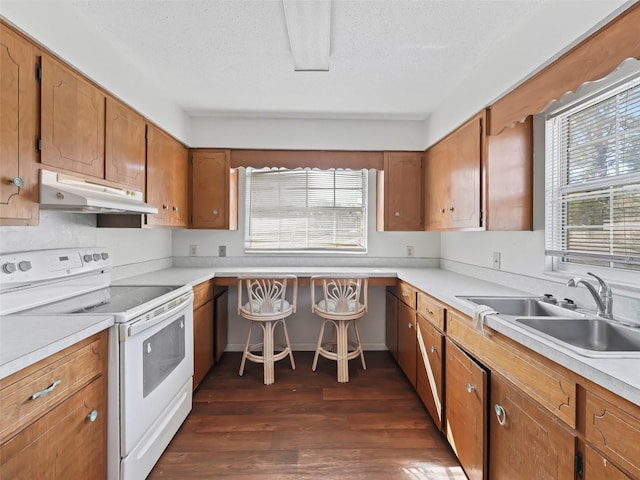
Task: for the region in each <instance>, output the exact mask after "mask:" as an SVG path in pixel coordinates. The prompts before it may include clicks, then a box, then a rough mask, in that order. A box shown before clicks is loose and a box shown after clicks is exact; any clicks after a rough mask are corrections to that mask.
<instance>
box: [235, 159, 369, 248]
mask: <svg viewBox="0 0 640 480" xmlns="http://www.w3.org/2000/svg"><path fill="white" fill-rule="evenodd" d="M367 179H368V172H367V170H343V169H331V170H317V169H302V168H298V169H270V168H263V169H255V168H247V172H246V182H247V183H246V185H247V188H246V205H247V207H246V228H245V251H247V252H265V253H266V252H291V253H295V252H300V253H309V252H313V253H366V251H367Z"/></svg>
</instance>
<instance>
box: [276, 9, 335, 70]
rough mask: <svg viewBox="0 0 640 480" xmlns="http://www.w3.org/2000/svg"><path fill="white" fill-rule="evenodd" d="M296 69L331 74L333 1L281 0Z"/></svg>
mask: <svg viewBox="0 0 640 480" xmlns="http://www.w3.org/2000/svg"><path fill="white" fill-rule="evenodd" d="M282 5H283V7H284V18H285V22H286V24H287V33H288V35H289V45H290V46H291V54H292V55H293V66H294V70H295V71H296V72H299V71H325V72H326V71H329V50H330V43H331V0H282Z"/></svg>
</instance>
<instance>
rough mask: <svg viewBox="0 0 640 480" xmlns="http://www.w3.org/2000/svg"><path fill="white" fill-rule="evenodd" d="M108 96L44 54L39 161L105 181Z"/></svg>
mask: <svg viewBox="0 0 640 480" xmlns="http://www.w3.org/2000/svg"><path fill="white" fill-rule="evenodd" d="M105 99H106V97H105V94H104V93H103V92H102V91H101V90H100V89H98V88H97V87H96V86H95V85H93V84H92V83H90V82H89V81H88V80H86V79H85V78H84V77H82V76H80V75H79V74H77V73H76V72H74V71H73V70H71V69H70V68H68V67H67V66H66V65H64V64H62V63H61V62H59V61H58V60H56V59H55V58H53V57H51V56H49V55H47V54H43V55H42V80H41V106H40V114H41V119H40V122H41V129H42V132H41V146H40V148H41V154H40V162H41V163H42V164H43V165H48V166H52V167H57V168H63V169H65V170H71V171H74V172H77V173H81V174H84V175H89V176H92V177H97V178H104V132H105V130H104V127H105Z"/></svg>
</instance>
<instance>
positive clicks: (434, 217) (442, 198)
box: [424, 139, 449, 230]
mask: <svg viewBox="0 0 640 480" xmlns="http://www.w3.org/2000/svg"><path fill="white" fill-rule="evenodd" d="M448 156H449V143H448V142H447V141H446V139H445V140H443V141H442V142H440V143H438V144H436V145H434V146H433V147H431V148H430V149H429V150H427V152H426V154H425V168H424V170H425V173H424V175H425V195H424V196H425V206H424V226H425V230H442V229H444V228H445V227H446V226H447V216H446V212H447V209H446V207H447V206H448V203H449V166H448Z"/></svg>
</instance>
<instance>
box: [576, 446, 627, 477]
mask: <svg viewBox="0 0 640 480" xmlns="http://www.w3.org/2000/svg"><path fill="white" fill-rule="evenodd" d="M582 478H584V480H630V479H631V477H629V476H627V475H626V474H624V473H623V472H622V471H621V470H620V469H618V468H617V467H616V466H615V465H613V464H612V463H611V462H609V461H607V460H606V459H605V458H604V457H602V456H601V455H599V454H598V453H597V452H596V451H595V450H593V449H592V448H591V447H586V448H585V458H584V475H583V477H582Z"/></svg>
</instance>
